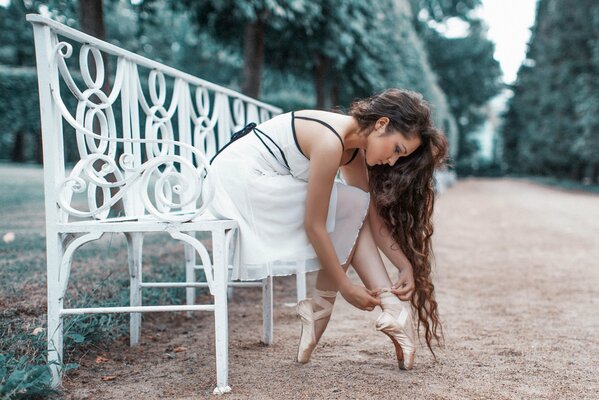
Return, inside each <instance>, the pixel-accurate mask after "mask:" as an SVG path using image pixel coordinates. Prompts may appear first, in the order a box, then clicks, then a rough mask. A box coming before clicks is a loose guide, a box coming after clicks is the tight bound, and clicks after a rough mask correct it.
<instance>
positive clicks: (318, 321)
mask: <svg viewBox="0 0 599 400" xmlns="http://www.w3.org/2000/svg"><path fill="white" fill-rule="evenodd" d="M336 296H337V292H334V291H323V290H318V289H315V291H314V296H313V298H312V299H304V300H301V301H300V302H299V303H298V304H297V315H298V317H299V318H300V320H301V323H302V330H301V336H300V341H299V345H298V349H297V362H299V363H302V364H305V363H307V362H309V361H310V356H311V355H312V351H314V348H315V347H316V344H317V343H318V340H319V339H320V336H321V335H322V333H323V332H324V329H325V328H326V325H327V323H328V320H329V318H330V316H331V312H332V311H333V303H334V302H335V297H336ZM325 299H330V300H331V301H329V300H325ZM315 306H318V307H320V309H319V310H318V311H315V310H314V308H315Z"/></svg>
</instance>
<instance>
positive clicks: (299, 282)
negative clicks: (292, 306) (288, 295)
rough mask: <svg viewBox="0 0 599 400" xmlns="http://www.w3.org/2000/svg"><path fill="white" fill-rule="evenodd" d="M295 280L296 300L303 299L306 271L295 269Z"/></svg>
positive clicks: (305, 295) (304, 295) (305, 294)
mask: <svg viewBox="0 0 599 400" xmlns="http://www.w3.org/2000/svg"><path fill="white" fill-rule="evenodd" d="M295 281H296V290H297V302H298V303H299V302H300V300H303V299H305V298H306V297H307V290H306V273H305V272H304V271H297V275H296V276H295Z"/></svg>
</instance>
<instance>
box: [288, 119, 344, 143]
mask: <svg viewBox="0 0 599 400" xmlns="http://www.w3.org/2000/svg"><path fill="white" fill-rule="evenodd" d="M294 118H297V119H306V120H308V121H314V122H318V123H319V124H322V125H324V126H326V127H327V128H329V129H330V130H331V131H332V132H333V133H334V134H335V135H337V137H338V138H339V141H340V142H341V148H343V151H345V146H344V145H343V140H342V139H341V135H339V134H338V133H337V131H336V130H335V128H333V127H332V126H331V125H329V124H327V123H326V122H324V121H321V120H319V119H316V118H310V117H301V116H299V115H295V116H294Z"/></svg>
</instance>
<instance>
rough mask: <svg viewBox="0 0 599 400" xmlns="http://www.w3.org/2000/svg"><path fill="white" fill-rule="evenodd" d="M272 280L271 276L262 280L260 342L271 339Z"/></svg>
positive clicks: (269, 341)
mask: <svg viewBox="0 0 599 400" xmlns="http://www.w3.org/2000/svg"><path fill="white" fill-rule="evenodd" d="M272 286H273V281H272V276H268V277H266V278H264V279H263V280H262V343H264V344H266V345H271V344H272V341H273V287H272Z"/></svg>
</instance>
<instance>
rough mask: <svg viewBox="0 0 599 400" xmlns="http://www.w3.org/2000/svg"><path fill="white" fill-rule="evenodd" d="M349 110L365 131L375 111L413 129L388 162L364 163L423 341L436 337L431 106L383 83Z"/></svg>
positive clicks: (442, 158)
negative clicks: (405, 148) (402, 264)
mask: <svg viewBox="0 0 599 400" xmlns="http://www.w3.org/2000/svg"><path fill="white" fill-rule="evenodd" d="M349 114H350V115H351V116H353V117H354V118H356V120H357V121H358V124H359V125H360V127H361V128H362V129H363V130H364V131H366V132H368V131H369V130H370V131H371V130H372V127H374V123H375V122H376V121H377V120H378V119H379V118H381V117H387V118H389V120H390V121H389V125H388V127H387V128H388V129H387V131H388V132H390V133H391V132H393V130H395V131H399V132H400V133H401V134H403V135H404V136H405V137H407V138H408V139H410V138H412V137H414V135H418V136H419V137H420V139H421V145H420V146H419V147H418V149H416V150H415V151H414V152H413V153H412V154H410V155H409V156H407V157H400V158H399V160H398V161H397V162H396V163H395V164H394V165H393V166H392V167H391V166H389V165H375V166H372V167H368V176H369V184H370V192H371V194H372V197H373V201H374V204H375V205H376V209H377V211H378V213H379V215H380V216H381V218H382V219H383V221H384V222H385V225H386V227H387V229H388V230H389V232H390V233H391V236H392V237H393V239H394V241H395V242H396V243H397V244H398V245H399V246H400V248H401V250H402V251H403V252H404V254H405V255H406V257H407V258H408V260H409V261H410V263H411V264H412V269H413V272H414V282H415V286H416V288H415V293H414V295H413V296H412V299H411V303H412V305H413V306H414V308H415V309H416V310H417V314H418V331H420V325H421V324H422V325H423V326H424V331H425V338H426V344H427V346H428V348H429V350H430V351H431V353H433V356H434V355H435V353H434V351H433V349H432V345H431V342H432V340H433V338H434V339H435V340H436V342H437V344H441V343H442V338H443V329H442V326H441V322H440V320H439V314H438V310H437V301H436V300H435V286H434V285H433V282H432V278H431V264H432V263H431V260H432V258H433V250H432V244H431V236H432V235H433V224H432V221H431V219H432V214H433V205H434V202H435V192H434V184H435V182H434V171H435V169H436V168H440V167H441V166H443V165H444V164H445V163H446V161H447V159H446V157H447V147H448V144H447V139H446V138H445V136H444V135H443V134H442V133H441V132H440V131H439V130H437V129H436V128H435V127H434V126H433V123H432V120H431V110H430V107H429V105H428V103H427V102H426V101H424V100H423V98H422V95H420V94H419V93H416V92H412V91H409V90H402V89H388V90H386V91H384V92H382V93H379V94H376V95H374V96H372V97H370V98H367V99H364V100H359V101H356V102H354V103H353V104H352V106H351V108H350V111H349Z"/></svg>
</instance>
